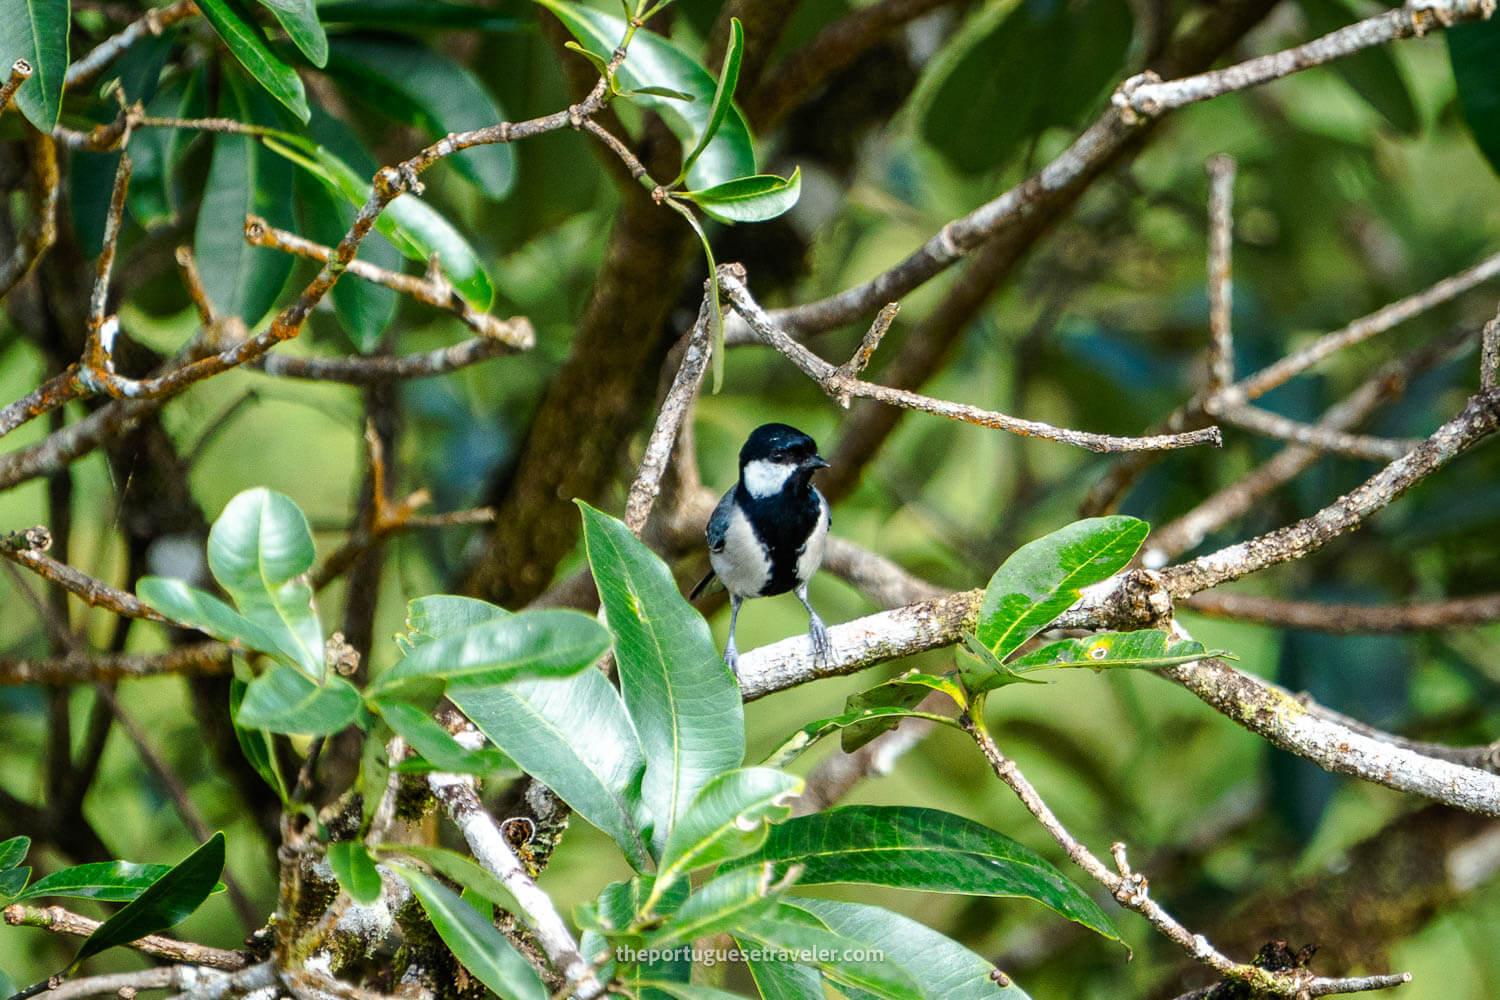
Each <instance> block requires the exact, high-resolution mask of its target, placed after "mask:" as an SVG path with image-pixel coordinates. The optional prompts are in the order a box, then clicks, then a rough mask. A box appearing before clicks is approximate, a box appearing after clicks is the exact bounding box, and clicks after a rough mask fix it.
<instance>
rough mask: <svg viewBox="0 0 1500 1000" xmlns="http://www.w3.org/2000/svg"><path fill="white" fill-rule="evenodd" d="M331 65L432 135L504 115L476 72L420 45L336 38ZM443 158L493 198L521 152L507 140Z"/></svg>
mask: <svg viewBox="0 0 1500 1000" xmlns="http://www.w3.org/2000/svg"><path fill="white" fill-rule="evenodd" d="M263 2H264V0H263ZM329 70H330V72H332V73H333V74H334V75H335V76H337V77H340V78H342V79H344V80H345V81H346V82H347V83H349V84H352V86H349V87H348V88H347V91H348V93H350V94H351V95H353V96H354V97H355V98H357V99H362V100H365V101H367V102H368V103H370V104H371V105H372V106H375V107H377V108H378V109H379V111H380V112H381V113H382V114H383V115H385V116H386V117H394V118H397V119H400V120H402V121H406V122H410V123H411V124H412V125H415V126H416V127H417V128H419V129H421V130H422V132H423V133H425V134H426V135H427V137H428V138H429V139H434V140H436V139H440V138H442V137H443V136H444V135H447V134H448V133H450V132H467V131H469V130H471V129H477V128H483V127H485V126H487V125H495V124H498V123H500V122H502V121H504V120H505V112H504V110H503V109H502V108H501V107H500V105H499V104H498V103H496V101H495V99H494V98H493V97H491V96H490V94H489V91H487V90H485V88H484V85H483V84H481V83H480V82H479V80H478V78H477V77H475V76H474V74H472V73H470V72H469V71H468V70H467V69H465V68H464V67H463V65H461V64H460V63H458V62H456V61H454V60H453V59H451V58H449V57H448V56H446V55H443V54H442V53H440V52H434V51H433V50H432V49H429V48H426V47H424V46H421V45H413V44H408V43H403V42H398V41H382V40H378V39H372V38H359V39H357V40H335V41H334V43H333V60H332V62H331V63H330V64H329ZM443 162H445V163H451V164H452V165H453V166H454V168H455V169H457V170H458V172H459V174H460V175H461V176H462V177H463V178H464V179H465V180H467V181H468V182H469V183H471V184H473V185H474V186H475V187H476V188H477V189H478V190H479V191H481V192H482V193H484V194H486V195H488V196H489V197H491V198H503V197H505V195H506V194H508V193H509V192H510V189H511V186H512V185H513V184H514V183H515V175H516V154H515V149H514V147H512V146H511V145H510V144H508V143H491V144H489V145H485V146H476V147H474V148H472V149H466V150H464V151H462V152H460V153H455V154H454V155H453V156H450V157H447V158H446V159H445V160H444V161H443Z"/></svg>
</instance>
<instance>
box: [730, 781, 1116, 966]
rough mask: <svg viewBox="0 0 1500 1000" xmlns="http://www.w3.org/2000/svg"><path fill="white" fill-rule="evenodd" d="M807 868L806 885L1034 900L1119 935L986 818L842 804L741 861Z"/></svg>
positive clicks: (791, 827) (774, 833)
mask: <svg viewBox="0 0 1500 1000" xmlns="http://www.w3.org/2000/svg"><path fill="white" fill-rule="evenodd" d="M767 861H769V862H774V863H775V864H776V865H777V871H778V872H785V871H786V870H787V869H788V868H789V867H791V866H794V865H797V866H801V868H802V873H801V875H800V877H799V878H798V882H799V884H801V885H819V884H829V883H850V882H853V883H861V884H864V885H884V886H891V887H892V888H897V889H920V890H924V891H927V892H952V893H962V894H966V895H975V896H981V895H982V896H1019V897H1024V898H1026V899H1034V900H1036V901H1037V902H1039V903H1041V904H1043V905H1044V906H1047V907H1050V908H1051V909H1053V910H1055V911H1057V912H1058V913H1059V914H1061V915H1062V916H1064V917H1067V918H1068V919H1069V920H1072V921H1075V922H1077V923H1079V924H1082V925H1083V926H1084V927H1087V928H1089V929H1090V930H1092V931H1095V932H1097V933H1099V934H1102V935H1104V936H1105V937H1107V938H1111V939H1115V940H1118V939H1119V934H1118V933H1117V932H1116V931H1115V929H1114V926H1113V925H1112V924H1111V923H1110V921H1109V918H1108V917H1106V916H1105V915H1104V912H1103V911H1102V910H1100V909H1099V907H1098V905H1097V904H1096V903H1095V902H1094V901H1093V900H1092V899H1090V898H1089V896H1088V895H1087V894H1086V893H1084V892H1083V890H1081V889H1079V888H1078V886H1077V885H1075V884H1074V883H1073V882H1071V881H1069V880H1068V879H1067V878H1066V877H1065V876H1064V875H1063V874H1062V873H1061V872H1059V871H1058V870H1057V868H1056V867H1054V866H1053V865H1052V864H1051V862H1049V861H1047V859H1046V858H1043V857H1042V856H1041V855H1040V854H1037V853H1036V852H1035V851H1033V850H1032V849H1031V848H1029V847H1027V846H1025V845H1024V844H1021V843H1018V842H1016V841H1014V840H1012V839H1010V838H1009V837H1007V836H1005V835H1004V834H1002V833H999V832H997V831H995V830H991V829H990V828H989V827H987V826H984V825H983V824H980V823H976V822H974V821H973V820H970V819H965V818H964V817H962V816H955V815H954V814H952V813H947V812H942V811H940V810H937V809H923V808H918V807H915V806H841V807H839V808H836V809H830V810H827V811H825V812H820V813H814V814H812V815H810V816H799V817H797V818H795V819H791V820H788V821H787V822H785V823H782V824H781V825H780V826H777V827H773V828H772V829H771V831H770V835H769V836H768V837H767V839H766V842H765V844H764V846H762V847H761V849H760V850H759V851H756V852H755V853H754V854H750V855H748V856H746V857H744V858H742V859H740V860H739V861H738V862H736V864H737V865H745V864H749V865H755V864H761V863H763V862H767Z"/></svg>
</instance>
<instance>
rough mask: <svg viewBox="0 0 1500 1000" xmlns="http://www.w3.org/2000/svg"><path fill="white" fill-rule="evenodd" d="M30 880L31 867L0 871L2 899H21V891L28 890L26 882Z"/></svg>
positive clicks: (0, 893) (0, 896)
mask: <svg viewBox="0 0 1500 1000" xmlns="http://www.w3.org/2000/svg"><path fill="white" fill-rule="evenodd" d="M30 878H31V866H30V865H23V866H22V867H20V868H8V869H6V870H5V871H0V899H7V898H11V899H13V898H19V896H20V893H21V890H22V889H25V888H26V882H27V881H28V880H29V879H30Z"/></svg>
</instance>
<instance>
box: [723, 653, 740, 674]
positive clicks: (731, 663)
mask: <svg viewBox="0 0 1500 1000" xmlns="http://www.w3.org/2000/svg"><path fill="white" fill-rule="evenodd" d="M724 663H725V665H727V666H728V667H729V672H730V673H732V674H734V679H735V680H739V678H740V654H739V652H738V651H737V650H736V649H735V648H734V645H733V644H731V645H730V646H729V647H728V648H726V649H725V650H724Z"/></svg>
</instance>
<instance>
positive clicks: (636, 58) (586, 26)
mask: <svg viewBox="0 0 1500 1000" xmlns="http://www.w3.org/2000/svg"><path fill="white" fill-rule="evenodd" d="M538 2H539V3H541V5H542V6H544V7H546V8H547V9H548V10H550V11H551V12H552V13H553V14H555V15H556V16H557V19H558V20H559V21H561V22H562V23H563V26H564V27H566V28H567V29H568V31H569V32H570V33H571V34H572V35H573V37H574V38H576V39H578V41H579V42H581V43H583V45H584V47H585V48H587V49H588V50H589V51H591V52H593V53H594V54H595V55H596V56H600V57H602V58H604V59H608V58H609V57H610V55H611V54H612V53H613V52H614V50H615V46H617V45H619V44H620V40H621V39H622V38H624V37H625V31H626V24H625V22H624V21H623V20H621V19H620V18H618V17H614V16H612V15H610V14H605V13H603V12H601V11H598V10H594V9H593V8H589V7H584V6H582V5H581V4H572V3H562V2H561V0H538ZM615 79H616V80H617V81H618V82H619V85H620V87H621V89H622V90H634V91H637V92H638V93H637V95H636V96H635V97H633V98H632V100H633V101H634V102H635V103H637V104H640V105H641V106H643V107H646V108H649V109H650V110H652V111H655V112H656V113H657V114H659V115H661V117H662V120H663V121H664V122H666V124H667V127H668V128H670V129H671V130H672V134H673V135H675V136H677V139H678V141H679V142H681V143H682V147H683V149H684V150H691V149H692V148H693V147H694V146H695V145H697V143H698V139H699V137H700V136H702V135H703V133H704V132H705V131H707V130H708V125H709V123H710V121H711V120H712V115H713V96H714V92H715V91H716V90H717V89H718V81H716V80H715V79H714V78H713V77H712V76H710V75H709V73H708V71H707V70H705V69H704V68H703V67H702V66H700V65H698V63H697V62H696V61H694V60H693V59H692V58H691V57H689V56H688V55H686V54H685V53H683V52H681V51H680V50H678V49H677V48H676V47H675V46H673V45H672V43H671V42H669V41H667V40H666V39H665V38H663V37H661V36H660V35H657V34H653V33H652V32H650V31H645V30H642V31H638V32H636V36H635V38H634V39H633V40H632V41H631V43H630V49H629V55H628V56H627V57H626V59H625V62H624V63H623V64H622V65H621V66H620V68H619V70H618V71H616V73H615ZM645 87H670V88H671V89H673V90H676V91H680V92H681V93H684V94H691V95H692V96H693V97H694V100H693V101H692V102H684V101H681V100H678V99H675V98H668V97H656V96H653V95H651V94H648V93H644V92H641V91H642V88H645ZM753 173H755V152H754V149H753V147H752V144H751V140H750V129H749V128H748V127H747V126H746V124H745V119H744V117H743V116H742V115H741V114H740V113H739V112H738V111H736V110H735V109H734V108H733V107H731V108H729V110H728V111H727V112H726V115H725V117H724V120H723V124H722V125H721V126H720V127H719V129H718V131H717V133H716V134H715V135H714V136H713V138H712V139H711V140H710V141H709V143H708V146H707V147H706V148H705V149H704V150H703V152H702V153H701V154H700V155H699V156H698V159H697V162H695V163H694V164H693V168H692V169H691V170H689V171H688V174H687V184H688V186H689V187H692V188H709V187H713V186H714V185H715V184H722V183H723V182H724V181H728V180H733V179H734V178H736V177H744V176H747V175H749V174H753Z"/></svg>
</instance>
